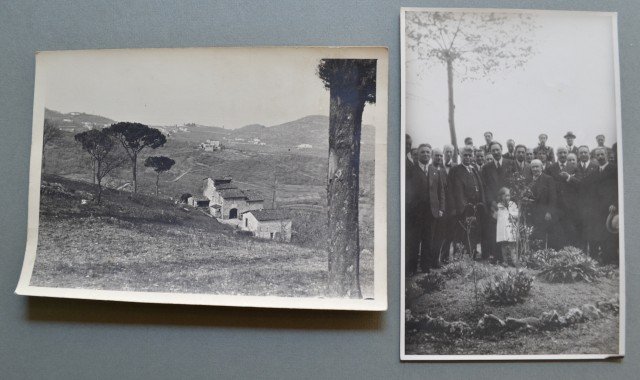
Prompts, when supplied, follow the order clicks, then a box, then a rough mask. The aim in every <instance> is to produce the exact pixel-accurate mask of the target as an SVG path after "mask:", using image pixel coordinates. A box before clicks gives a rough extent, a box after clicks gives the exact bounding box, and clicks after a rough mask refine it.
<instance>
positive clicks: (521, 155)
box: [516, 148, 527, 162]
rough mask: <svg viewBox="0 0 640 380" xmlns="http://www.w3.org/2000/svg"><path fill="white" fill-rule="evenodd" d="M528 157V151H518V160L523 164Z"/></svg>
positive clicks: (521, 149) (522, 149) (520, 149)
mask: <svg viewBox="0 0 640 380" xmlns="http://www.w3.org/2000/svg"><path fill="white" fill-rule="evenodd" d="M526 157H527V150H526V149H524V148H518V149H516V160H518V162H523V161H524V160H525V158H526Z"/></svg>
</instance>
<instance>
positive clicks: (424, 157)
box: [418, 146, 431, 165]
mask: <svg viewBox="0 0 640 380" xmlns="http://www.w3.org/2000/svg"><path fill="white" fill-rule="evenodd" d="M430 159H431V148H429V147H428V146H423V147H420V148H418V160H420V163H422V164H423V165H426V164H428V163H429V160H430Z"/></svg>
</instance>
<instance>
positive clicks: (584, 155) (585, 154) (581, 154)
mask: <svg viewBox="0 0 640 380" xmlns="http://www.w3.org/2000/svg"><path fill="white" fill-rule="evenodd" d="M578 158H580V162H587V161H589V149H586V148H580V150H578Z"/></svg>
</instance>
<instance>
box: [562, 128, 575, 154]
mask: <svg viewBox="0 0 640 380" xmlns="http://www.w3.org/2000/svg"><path fill="white" fill-rule="evenodd" d="M564 139H565V140H567V151H568V152H569V153H568V154H571V153H573V154H575V155H576V157H577V156H578V147H577V146H575V145H574V144H573V141H574V140H575V139H576V135H574V134H573V132H571V131H569V132H567V133H566V134H565V135H564Z"/></svg>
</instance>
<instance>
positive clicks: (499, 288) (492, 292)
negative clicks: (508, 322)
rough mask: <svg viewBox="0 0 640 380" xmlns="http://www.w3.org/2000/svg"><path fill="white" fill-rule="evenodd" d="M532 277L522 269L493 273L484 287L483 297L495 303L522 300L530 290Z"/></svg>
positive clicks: (501, 303)
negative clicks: (505, 273) (502, 273)
mask: <svg viewBox="0 0 640 380" xmlns="http://www.w3.org/2000/svg"><path fill="white" fill-rule="evenodd" d="M532 283H533V277H531V276H529V275H528V274H526V273H525V272H524V271H521V270H520V271H518V272H517V273H515V274H514V273H511V272H510V273H507V275H506V276H505V275H499V274H497V275H495V276H494V277H493V279H491V280H490V281H489V283H488V284H487V285H486V286H485V288H484V295H485V298H486V299H487V301H488V302H489V303H492V304H495V305H514V304H516V303H521V302H524V300H525V297H526V296H527V295H528V294H529V292H530V291H531V284H532Z"/></svg>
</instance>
